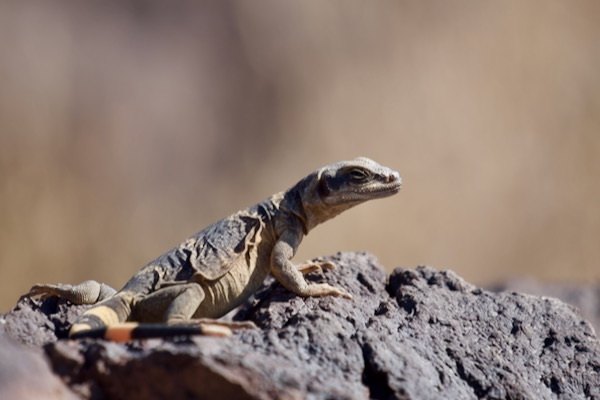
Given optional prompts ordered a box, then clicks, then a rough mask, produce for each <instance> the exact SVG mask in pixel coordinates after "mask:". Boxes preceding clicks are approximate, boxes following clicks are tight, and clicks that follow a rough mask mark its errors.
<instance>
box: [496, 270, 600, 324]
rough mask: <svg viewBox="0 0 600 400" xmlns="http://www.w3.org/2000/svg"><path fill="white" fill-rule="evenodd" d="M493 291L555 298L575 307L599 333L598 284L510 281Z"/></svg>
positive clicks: (528, 279) (599, 291)
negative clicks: (507, 291) (508, 291)
mask: <svg viewBox="0 0 600 400" xmlns="http://www.w3.org/2000/svg"><path fill="white" fill-rule="evenodd" d="M490 290H493V291H496V292H498V291H506V290H510V291H515V292H521V293H529V294H532V295H535V296H549V297H556V298H557V299H560V300H562V301H564V302H565V303H568V304H571V305H572V306H575V307H577V309H578V310H579V312H580V313H581V315H582V316H583V317H584V318H585V319H586V320H588V321H590V323H591V324H592V326H593V327H594V329H595V330H596V333H600V284H598V283H596V284H593V283H584V284H578V283H570V282H542V281H538V280H536V279H533V278H521V279H511V280H509V281H506V282H504V283H502V284H499V285H495V286H493V287H491V288H490Z"/></svg>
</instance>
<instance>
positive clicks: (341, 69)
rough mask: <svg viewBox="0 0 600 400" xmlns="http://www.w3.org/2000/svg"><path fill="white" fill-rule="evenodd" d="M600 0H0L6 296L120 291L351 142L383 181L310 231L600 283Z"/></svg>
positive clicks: (311, 239)
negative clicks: (36, 289) (177, 248)
mask: <svg viewBox="0 0 600 400" xmlns="http://www.w3.org/2000/svg"><path fill="white" fill-rule="evenodd" d="M599 17H600V2H597V1H595V0H590V1H568V2H566V1H562V0H561V1H558V0H555V1H521V0H514V1H503V2H480V1H463V2H452V1H441V0H440V1H427V2H404V1H387V2H385V1H378V2H365V1H348V0H344V1H329V2H322V1H303V2H296V1H287V2H286V1H279V0H272V1H254V2H244V1H239V2H229V1H213V2H201V3H200V2H194V1H191V0H190V1H169V2H163V1H158V0H157V1H125V2H123V1H102V2H97V1H77V2H76V1H53V2H47V1H44V0H39V1H27V2H18V1H9V0H1V1H0V310H1V311H5V310H7V309H8V308H10V307H11V306H12V305H14V303H15V302H16V300H17V298H18V296H19V295H20V294H21V293H23V292H25V291H26V290H27V289H28V288H29V287H30V286H31V284H33V283H35V282H72V283H76V282H80V281H82V280H85V279H90V278H91V279H97V280H100V281H104V282H106V283H109V284H112V285H114V286H117V287H120V286H122V285H123V284H124V283H125V282H126V280H127V279H128V278H129V277H130V276H131V275H132V274H133V273H134V272H135V271H137V270H138V269H139V268H140V267H142V266H143V265H144V264H145V263H146V262H148V261H149V260H151V259H153V258H154V257H156V256H158V255H159V254H161V253H162V252H164V251H166V250H168V249H170V248H171V247H172V246H174V245H176V244H178V243H179V242H180V241H181V240H183V239H184V238H186V237H187V236H189V235H190V234H193V233H195V232H196V231H198V230H200V229H201V228H203V227H205V226H206V225H208V224H210V223H212V222H214V221H216V220H218V219H220V218H221V217H224V216H226V215H228V214H230V213H231V212H234V211H236V210H238V209H240V208H244V207H246V206H248V205H251V204H254V203H256V202H258V201H260V200H263V199H264V198H266V197H267V196H268V195H270V194H272V193H274V192H277V191H280V190H283V189H286V188H288V187H289V186H291V185H293V184H294V183H295V182H296V181H297V180H299V179H300V178H302V177H303V176H304V175H305V174H307V173H308V172H311V171H312V170H315V169H316V168H317V167H320V166H322V165H325V164H329V163H331V162H334V161H338V160H341V159H349V158H354V157H355V156H358V155H364V156H368V157H371V158H373V159H375V160H377V161H379V162H380V163H382V164H384V165H387V166H390V167H392V168H394V169H397V170H399V172H400V174H401V175H402V177H403V183H404V185H403V190H402V191H401V192H400V194H399V195H397V196H395V197H392V198H389V199H385V200H379V201H377V202H371V203H367V204H365V205H362V206H360V207H358V208H356V209H354V210H352V211H349V212H347V213H345V214H343V215H342V216H340V217H338V218H337V219H335V220H333V221H330V222H329V223H327V224H325V225H323V226H320V227H318V228H317V229H315V231H313V232H312V233H311V234H310V235H309V236H308V237H307V238H306V239H305V242H304V243H303V246H301V249H300V253H299V254H298V256H297V257H296V260H298V261H301V260H303V259H306V258H312V257H315V256H319V255H328V254H332V253H335V252H337V251H339V250H368V251H371V252H373V253H374V254H376V255H377V256H378V257H379V258H380V260H381V261H382V262H383V263H384V264H385V265H386V267H387V268H388V269H390V270H391V269H392V268H394V267H396V266H399V265H402V266H416V265H418V264H430V265H433V266H435V267H437V268H440V269H445V268H451V269H454V270H455V271H456V272H457V273H459V274H460V275H462V276H464V277H465V278H466V279H468V280H469V281H471V282H474V283H478V284H490V283H493V282H497V281H501V280H504V279H508V278H513V277H515V276H517V277H518V276H534V277H538V278H542V279H548V280H554V281H569V282H598V281H600V265H599V263H600V245H599V241H600V185H599V178H600V159H599V156H600V132H599V129H600V24H599V23H598V21H599Z"/></svg>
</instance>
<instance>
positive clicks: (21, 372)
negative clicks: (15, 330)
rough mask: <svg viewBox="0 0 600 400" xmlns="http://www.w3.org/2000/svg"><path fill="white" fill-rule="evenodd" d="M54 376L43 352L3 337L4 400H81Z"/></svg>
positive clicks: (0, 384)
mask: <svg viewBox="0 0 600 400" xmlns="http://www.w3.org/2000/svg"><path fill="white" fill-rule="evenodd" d="M77 398H78V397H77V396H75V394H74V393H73V392H71V391H70V390H69V388H68V387H67V386H66V385H65V384H64V383H63V382H62V381H61V380H60V379H58V377H56V375H54V374H53V373H52V371H51V370H50V367H49V365H48V362H47V361H46V359H45V357H44V354H43V352H42V351H41V349H32V348H27V347H25V346H23V345H19V344H17V343H14V342H13V341H11V340H9V339H7V338H5V337H3V336H0V399H49V400H52V399H56V400H59V399H60V400H69V399H77Z"/></svg>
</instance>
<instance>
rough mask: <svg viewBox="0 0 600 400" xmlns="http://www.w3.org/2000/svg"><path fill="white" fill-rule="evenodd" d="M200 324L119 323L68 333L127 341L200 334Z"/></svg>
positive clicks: (79, 336)
mask: <svg viewBox="0 0 600 400" xmlns="http://www.w3.org/2000/svg"><path fill="white" fill-rule="evenodd" d="M204 333H205V332H204V329H202V327H200V326H178V325H165V324H138V323H136V322H125V323H119V324H116V325H112V326H102V327H97V328H92V329H86V330H82V331H78V332H75V333H70V334H69V337H70V338H71V339H82V338H94V339H106V340H111V341H113V342H127V341H129V340H134V339H148V338H166V337H173V336H189V335H202V334H204Z"/></svg>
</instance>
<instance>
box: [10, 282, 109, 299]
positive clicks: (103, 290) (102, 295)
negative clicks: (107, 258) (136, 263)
mask: <svg viewBox="0 0 600 400" xmlns="http://www.w3.org/2000/svg"><path fill="white" fill-rule="evenodd" d="M116 292H117V291H116V290H115V289H113V288H112V287H110V286H108V285H106V284H104V283H100V282H96V281H85V282H82V283H80V284H79V285H69V284H62V283H58V284H39V283H38V284H37V285H34V286H33V287H32V288H31V289H30V290H29V292H27V293H25V294H24V295H23V296H21V298H24V297H35V296H41V297H42V298H47V297H52V296H56V297H59V298H61V299H65V300H67V301H70V302H71V303H73V304H95V303H97V302H99V301H102V300H104V299H107V298H109V297H110V296H112V295H113V294H115V293H116Z"/></svg>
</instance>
